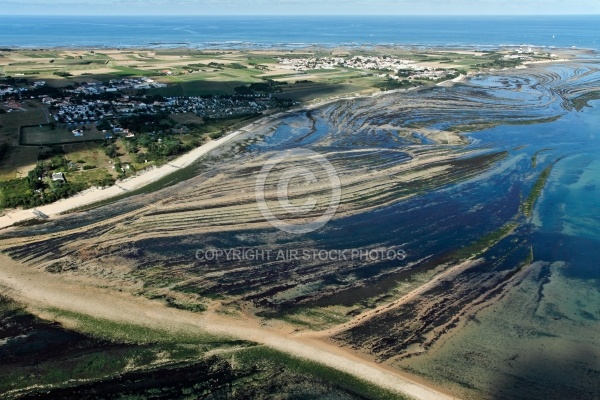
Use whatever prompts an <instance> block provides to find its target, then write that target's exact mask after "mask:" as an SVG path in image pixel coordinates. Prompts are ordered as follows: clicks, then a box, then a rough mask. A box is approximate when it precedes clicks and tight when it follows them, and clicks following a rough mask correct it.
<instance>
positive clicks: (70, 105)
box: [0, 78, 277, 136]
mask: <svg viewBox="0 0 600 400" xmlns="http://www.w3.org/2000/svg"><path fill="white" fill-rule="evenodd" d="M45 86H46V82H44V81H36V82H33V83H28V84H27V86H23V85H10V84H4V85H2V86H0V100H3V104H2V105H3V106H4V112H7V113H10V112H18V111H20V110H21V109H22V108H21V106H20V104H21V102H22V101H23V100H39V101H41V102H42V103H43V104H44V105H46V106H47V107H48V110H49V112H50V115H51V118H52V119H53V121H51V122H53V123H55V124H63V125H64V127H65V128H67V129H73V134H74V136H83V130H82V128H83V127H84V126H86V125H92V124H94V123H96V124H97V123H99V122H101V121H111V122H110V124H111V125H114V126H118V124H117V123H112V121H115V120H118V119H119V118H123V117H129V116H136V115H158V114H165V115H167V114H169V115H170V114H183V113H194V114H196V115H197V116H199V117H203V118H213V119H219V118H232V117H237V116H244V115H254V114H258V113H261V112H263V111H265V110H267V109H269V108H272V107H274V106H276V103H277V102H274V101H272V100H273V99H272V98H271V96H270V95H268V94H236V95H214V96H202V97H200V96H195V97H163V96H161V95H157V94H147V93H148V92H147V91H146V90H148V89H154V88H161V87H164V86H166V85H164V84H160V83H156V82H154V81H153V80H151V79H149V78H130V79H120V80H111V81H110V82H109V83H108V84H104V83H101V82H84V83H82V84H80V85H79V86H78V87H76V88H73V89H60V90H48V91H47V92H45V93H46V94H37V93H38V92H39V91H36V89H40V88H43V87H45ZM141 90H144V92H139V91H141ZM50 93H52V94H50ZM133 93H144V94H133ZM36 94H37V95H36ZM113 133H117V134H119V133H123V132H120V131H118V128H116V129H114V130H113Z"/></svg>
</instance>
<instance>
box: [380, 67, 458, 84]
mask: <svg viewBox="0 0 600 400" xmlns="http://www.w3.org/2000/svg"><path fill="white" fill-rule="evenodd" d="M395 72H396V73H395V74H379V75H377V76H379V77H382V78H388V79H394V80H397V81H400V80H404V79H430V80H434V81H435V80H438V79H446V78H448V77H449V76H450V77H451V78H452V77H454V76H456V75H457V74H458V71H456V70H454V69H436V68H432V67H419V68H416V69H412V68H411V69H404V70H398V71H395Z"/></svg>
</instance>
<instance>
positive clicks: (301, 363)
mask: <svg viewBox="0 0 600 400" xmlns="http://www.w3.org/2000/svg"><path fill="white" fill-rule="evenodd" d="M235 356H236V360H237V361H238V362H243V363H253V364H255V363H258V362H261V361H265V360H266V361H270V362H272V361H273V360H276V361H277V363H280V364H283V365H284V366H286V367H287V368H288V369H290V370H291V371H292V372H296V373H300V374H308V375H312V376H314V377H316V378H318V379H323V380H327V381H329V382H332V383H334V384H335V385H336V386H338V387H340V388H343V389H346V390H348V391H350V392H352V393H355V394H357V395H359V396H362V397H365V398H368V399H374V400H376V399H386V400H388V399H398V400H400V399H402V400H406V399H407V397H405V396H402V395H401V394H399V393H396V392H393V391H391V390H386V389H383V388H381V387H379V386H377V385H375V384H372V383H370V382H367V381H364V380H362V379H359V378H356V377H354V376H353V375H350V374H348V373H346V372H341V371H338V370H336V369H334V368H330V367H327V366H325V365H322V364H319V363H317V362H314V361H309V360H305V359H302V358H298V357H294V356H291V355H288V354H285V353H282V352H280V351H277V350H272V349H270V348H268V347H263V346H257V347H253V348H249V349H244V350H240V351H238V352H237V353H236V355H235Z"/></svg>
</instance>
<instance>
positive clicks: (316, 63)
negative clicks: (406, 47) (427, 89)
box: [278, 55, 457, 80]
mask: <svg viewBox="0 0 600 400" xmlns="http://www.w3.org/2000/svg"><path fill="white" fill-rule="evenodd" d="M278 61H279V63H280V66H279V68H281V69H287V70H292V71H298V72H304V71H310V70H319V69H322V70H328V69H329V70H333V69H336V68H353V69H357V70H363V71H378V72H383V71H386V73H380V74H378V75H377V76H379V77H383V78H390V79H396V80H400V79H407V78H408V79H432V80H436V79H442V78H446V77H447V76H448V75H454V74H456V72H457V71H456V70H454V69H440V68H437V69H436V68H433V67H426V66H420V65H418V64H416V63H415V61H413V60H406V59H399V58H394V57H391V56H385V55H384V56H355V57H352V58H346V57H323V58H315V57H308V58H281V57H279V58H278ZM399 73H400V75H399Z"/></svg>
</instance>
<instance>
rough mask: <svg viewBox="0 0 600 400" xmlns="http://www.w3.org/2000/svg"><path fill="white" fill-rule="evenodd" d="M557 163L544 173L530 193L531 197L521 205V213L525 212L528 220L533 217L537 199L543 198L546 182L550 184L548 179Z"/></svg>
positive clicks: (547, 168)
mask: <svg viewBox="0 0 600 400" xmlns="http://www.w3.org/2000/svg"><path fill="white" fill-rule="evenodd" d="M557 162H558V161H555V162H554V163H553V164H552V165H549V166H548V167H546V168H545V169H544V170H543V171H542V173H541V174H540V176H539V177H538V179H537V181H536V182H535V184H534V185H533V188H532V189H531V192H529V196H527V199H525V200H524V201H523V203H522V204H521V211H522V212H523V215H525V216H526V217H527V218H530V217H531V216H532V214H533V207H534V206H535V203H536V201H537V199H538V198H539V197H540V196H541V194H542V190H544V187H545V186H546V182H548V178H549V177H550V173H551V172H552V168H554V165H555V164H556V163H557Z"/></svg>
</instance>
